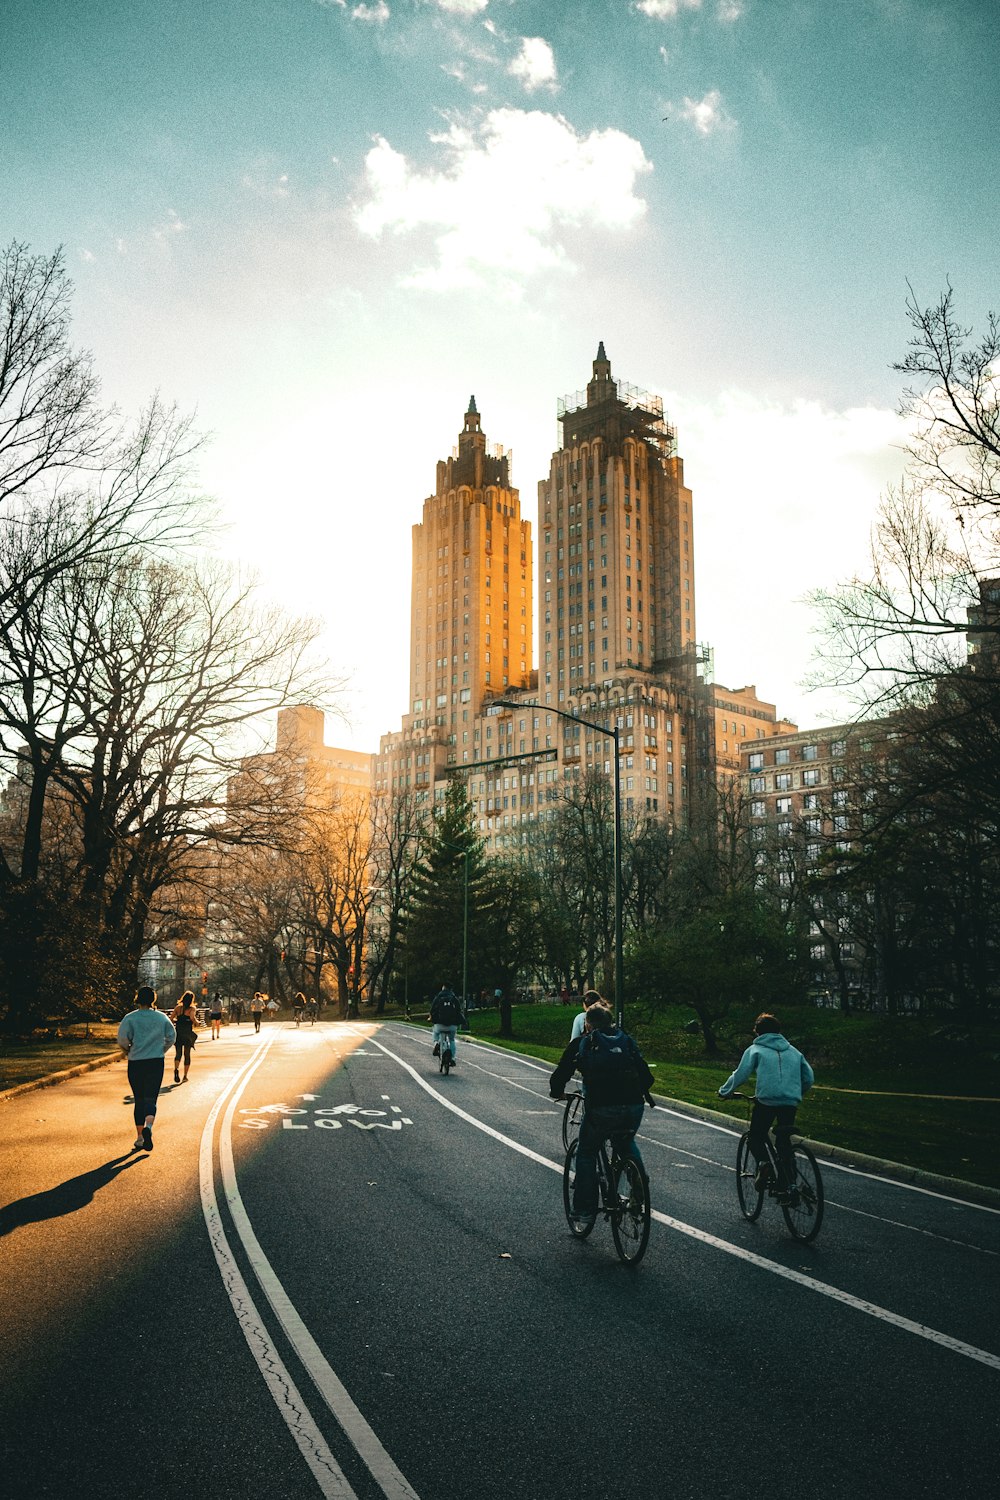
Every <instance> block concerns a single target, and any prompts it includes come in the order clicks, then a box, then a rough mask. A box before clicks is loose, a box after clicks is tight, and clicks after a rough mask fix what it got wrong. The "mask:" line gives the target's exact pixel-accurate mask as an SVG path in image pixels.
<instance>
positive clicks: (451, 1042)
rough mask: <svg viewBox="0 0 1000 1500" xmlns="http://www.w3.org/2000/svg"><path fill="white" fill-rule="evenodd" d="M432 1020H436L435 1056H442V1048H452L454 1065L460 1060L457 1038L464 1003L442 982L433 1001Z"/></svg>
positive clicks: (452, 1062) (452, 1063)
mask: <svg viewBox="0 0 1000 1500" xmlns="http://www.w3.org/2000/svg"><path fill="white" fill-rule="evenodd" d="M431 1020H432V1021H433V1022H434V1033H433V1035H434V1056H435V1057H440V1056H441V1048H442V1047H443V1046H447V1047H448V1048H450V1050H451V1065H452V1067H454V1066H455V1064H456V1063H457V1062H458V1049H457V1046H456V1043H455V1038H456V1037H457V1035H458V1028H459V1026H460V1024H461V1022H462V1005H461V1001H460V1000H459V998H458V996H457V995H456V994H455V991H454V990H452V989H449V987H448V986H447V985H446V984H442V986H441V988H440V989H439V990H438V992H437V994H436V995H435V996H434V999H433V1000H432V1001H431Z"/></svg>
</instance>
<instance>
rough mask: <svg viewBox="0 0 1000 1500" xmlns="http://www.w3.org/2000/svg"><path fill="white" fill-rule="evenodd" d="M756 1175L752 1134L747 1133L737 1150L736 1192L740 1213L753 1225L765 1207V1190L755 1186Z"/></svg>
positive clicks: (741, 1138)
mask: <svg viewBox="0 0 1000 1500" xmlns="http://www.w3.org/2000/svg"><path fill="white" fill-rule="evenodd" d="M756 1175H757V1163H756V1162H755V1161H754V1158H753V1152H752V1151H751V1150H750V1132H749V1131H745V1132H744V1133H743V1135H741V1136H740V1143H739V1145H738V1146H737V1148H736V1192H737V1195H738V1196H739V1200H740V1213H741V1214H742V1215H743V1217H744V1219H749V1221H750V1223H751V1224H752V1223H753V1221H754V1219H757V1218H759V1217H760V1211H761V1209H762V1208H763V1206H764V1193H763V1190H762V1189H760V1188H757V1187H755V1186H754V1178H755V1177H756Z"/></svg>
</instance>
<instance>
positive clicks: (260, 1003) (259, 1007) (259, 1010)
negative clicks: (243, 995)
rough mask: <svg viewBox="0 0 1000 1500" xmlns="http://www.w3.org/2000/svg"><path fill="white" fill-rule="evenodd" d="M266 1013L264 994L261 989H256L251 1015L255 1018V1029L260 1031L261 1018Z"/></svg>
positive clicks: (251, 1004) (251, 1002)
mask: <svg viewBox="0 0 1000 1500" xmlns="http://www.w3.org/2000/svg"><path fill="white" fill-rule="evenodd" d="M263 1014H264V996H263V995H262V994H261V992H260V990H255V991H254V997H253V999H252V1000H251V1001H250V1015H251V1017H252V1018H253V1029H254V1031H257V1032H259V1031H260V1018H261V1016H262V1015H263Z"/></svg>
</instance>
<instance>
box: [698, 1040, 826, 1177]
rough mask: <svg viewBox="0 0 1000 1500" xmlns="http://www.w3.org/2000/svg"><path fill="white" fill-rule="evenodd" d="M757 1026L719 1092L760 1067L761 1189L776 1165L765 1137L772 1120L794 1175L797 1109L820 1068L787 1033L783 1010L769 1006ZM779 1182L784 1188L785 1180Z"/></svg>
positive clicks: (783, 1163) (756, 1129) (754, 1142)
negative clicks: (774, 1010) (773, 1012)
mask: <svg viewBox="0 0 1000 1500" xmlns="http://www.w3.org/2000/svg"><path fill="white" fill-rule="evenodd" d="M753 1029H754V1040H753V1042H751V1044H750V1046H749V1047H748V1048H747V1050H746V1051H745V1052H744V1054H743V1056H742V1057H741V1058H740V1060H739V1063H738V1064H737V1066H736V1068H735V1070H734V1071H733V1072H732V1073H730V1075H729V1077H728V1078H727V1079H726V1081H725V1083H724V1084H723V1085H722V1087H721V1089H720V1090H719V1098H720V1099H727V1098H728V1097H729V1095H730V1094H731V1093H732V1092H733V1090H734V1089H737V1088H739V1086H740V1084H741V1083H745V1082H746V1080H747V1079H748V1078H749V1077H750V1075H751V1073H756V1075H757V1083H756V1088H755V1089H754V1095H755V1098H754V1106H753V1109H752V1110H751V1112H750V1151H751V1153H752V1155H753V1159H754V1161H755V1162H756V1163H757V1175H756V1177H755V1178H754V1186H755V1187H756V1188H757V1191H758V1192H760V1191H762V1190H763V1189H764V1188H765V1187H766V1186H767V1179H768V1175H769V1170H770V1169H769V1167H768V1164H767V1149H766V1147H765V1145H764V1142H765V1141H766V1139H767V1132H768V1131H769V1130H770V1128H771V1126H772V1125H773V1126H774V1142H775V1147H776V1149H777V1153H778V1166H779V1168H780V1169H781V1172H783V1173H784V1176H785V1181H786V1182H788V1183H790V1182H792V1181H793V1180H794V1177H795V1166H794V1163H793V1161H792V1132H793V1131H794V1129H795V1114H796V1111H797V1109H798V1107H799V1105H800V1104H801V1103H802V1095H803V1094H805V1093H807V1092H808V1090H809V1089H811V1088H812V1086H813V1083H814V1082H815V1074H814V1073H813V1070H812V1068H811V1067H810V1066H809V1064H808V1063H807V1062H806V1060H805V1058H804V1057H803V1056H802V1053H801V1052H799V1051H798V1049H797V1048H796V1047H793V1046H792V1044H791V1042H789V1041H786V1040H785V1038H784V1037H783V1036H782V1035H781V1026H780V1025H779V1023H778V1018H777V1016H772V1015H771V1013H770V1011H764V1012H763V1013H762V1014H761V1015H759V1016H758V1017H757V1019H756V1021H755V1022H754V1023H753ZM778 1186H779V1188H780V1187H781V1184H780V1183H779V1184H778Z"/></svg>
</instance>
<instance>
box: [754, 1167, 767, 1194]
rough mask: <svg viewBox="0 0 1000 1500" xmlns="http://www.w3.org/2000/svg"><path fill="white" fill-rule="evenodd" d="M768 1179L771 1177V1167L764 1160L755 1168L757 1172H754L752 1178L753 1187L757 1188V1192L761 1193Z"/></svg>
mask: <svg viewBox="0 0 1000 1500" xmlns="http://www.w3.org/2000/svg"><path fill="white" fill-rule="evenodd" d="M770 1179H771V1168H770V1167H769V1166H768V1164H767V1162H766V1161H765V1162H763V1163H762V1164H761V1165H760V1166H759V1167H758V1168H757V1172H756V1175H755V1176H754V1180H753V1185H754V1187H755V1189H756V1190H757V1192H758V1193H762V1192H763V1191H764V1189H765V1188H766V1187H767V1184H768V1182H769V1181H770Z"/></svg>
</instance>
